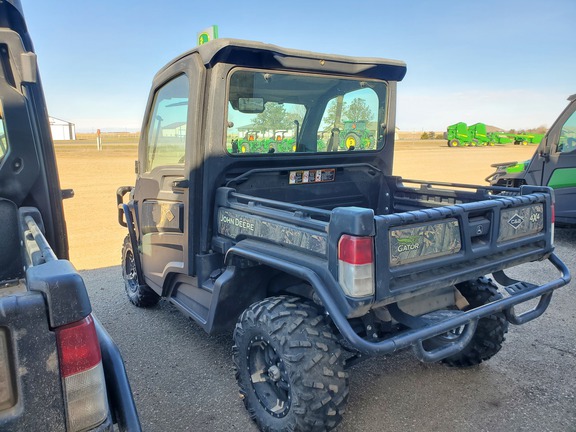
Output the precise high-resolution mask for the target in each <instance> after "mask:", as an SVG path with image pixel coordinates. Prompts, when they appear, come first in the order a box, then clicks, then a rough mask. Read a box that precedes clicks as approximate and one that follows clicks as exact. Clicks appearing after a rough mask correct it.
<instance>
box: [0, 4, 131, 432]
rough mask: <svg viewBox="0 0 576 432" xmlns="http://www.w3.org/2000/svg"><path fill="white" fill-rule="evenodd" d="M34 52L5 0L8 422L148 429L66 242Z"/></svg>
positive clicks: (0, 340)
mask: <svg viewBox="0 0 576 432" xmlns="http://www.w3.org/2000/svg"><path fill="white" fill-rule="evenodd" d="M63 195H66V196H71V195H72V191H62V190H61V189H60V184H59V180H58V173H57V169H56V161H55V156H54V147H53V145H52V139H51V138H50V127H49V123H48V115H47V111H46V103H45V100H44V95H43V92H42V87H41V83H40V77H39V75H38V70H37V64H36V55H35V54H34V49H33V47H32V43H31V40H30V36H29V34H28V31H27V28H26V24H25V21H24V16H23V14H22V7H21V5H20V2H19V1H14V0H9V1H0V430H2V431H67V432H75V431H108V430H114V424H115V423H116V424H117V425H118V430H122V431H124V430H127V431H140V423H139V420H138V415H137V412H136V408H135V405H134V400H133V398H132V393H131V390H130V385H129V383H128V378H127V376H126V371H125V369H124V363H123V361H122V357H121V355H120V352H119V351H118V348H117V347H116V345H115V344H114V342H113V340H112V339H111V338H110V336H109V335H108V333H107V332H106V330H105V329H104V328H103V327H102V326H101V325H100V323H99V322H98V320H97V319H96V317H95V316H94V315H93V314H92V308H91V305H90V300H89V298H88V294H87V291H86V287H85V285H84V281H83V280H82V277H81V276H80V275H79V274H78V272H77V271H76V270H75V269H74V266H73V265H72V264H71V263H70V262H69V261H68V260H67V257H68V242H67V236H66V225H65V220H64V213H63V209H62V196H63Z"/></svg>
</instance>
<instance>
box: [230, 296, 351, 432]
mask: <svg viewBox="0 0 576 432" xmlns="http://www.w3.org/2000/svg"><path fill="white" fill-rule="evenodd" d="M233 359H234V364H235V367H236V379H237V380H238V385H239V386H240V393H241V395H242V397H243V400H244V405H245V406H246V409H247V410H248V412H249V413H250V417H251V418H252V420H254V421H255V422H256V423H257V424H258V426H259V427H260V429H261V430H263V431H292V430H297V431H324V430H330V429H333V428H334V427H336V425H338V423H340V421H341V419H342V414H343V412H344V406H345V405H346V402H347V399H348V374H347V373H346V372H344V365H343V359H342V351H341V350H340V348H339V346H338V344H337V341H336V337H335V336H334V334H333V332H332V329H331V328H330V326H329V325H328V323H327V322H326V320H325V318H324V317H323V316H322V315H321V314H320V313H319V311H318V310H317V308H316V307H315V306H314V305H312V304H310V303H307V302H304V301H302V300H301V299H299V298H297V297H273V298H268V299H265V300H262V301H260V302H257V303H254V304H253V305H252V306H250V307H249V308H248V309H246V310H245V311H244V313H243V314H242V316H241V317H240V319H239V320H238V323H237V324H236V328H235V330H234V347H233Z"/></svg>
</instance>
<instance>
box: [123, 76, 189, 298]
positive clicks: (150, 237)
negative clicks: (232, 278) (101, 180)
mask: <svg viewBox="0 0 576 432" xmlns="http://www.w3.org/2000/svg"><path fill="white" fill-rule="evenodd" d="M189 100H190V78H189V75H187V74H185V73H180V74H179V75H176V76H173V77H171V78H169V79H168V80H167V81H166V82H165V83H164V84H163V85H162V86H160V87H159V88H158V89H157V90H156V92H155V94H154V96H153V99H152V103H151V105H149V108H148V112H147V117H146V118H147V123H146V126H145V128H144V130H143V136H142V137H141V140H140V149H139V167H138V169H139V175H138V179H137V181H136V182H137V184H136V189H135V190H136V192H135V196H134V199H135V201H136V203H137V206H138V211H137V213H138V221H137V223H138V229H139V234H140V245H141V254H142V255H141V257H142V259H141V261H142V267H143V273H144V279H145V281H146V283H147V284H148V285H150V286H152V287H154V286H156V287H158V288H161V287H162V284H163V281H164V279H165V276H166V275H167V274H169V273H172V272H176V273H184V272H187V270H188V269H187V268H186V263H187V259H186V253H187V247H186V246H187V245H186V238H185V233H186V231H187V227H186V226H185V225H186V220H187V217H188V208H187V207H188V191H189V187H188V186H189V184H188V181H189V179H188V175H187V172H186V156H187V152H188V151H189V150H188V147H189V145H188V143H189V137H190V131H189V130H188V128H187V125H188V104H189Z"/></svg>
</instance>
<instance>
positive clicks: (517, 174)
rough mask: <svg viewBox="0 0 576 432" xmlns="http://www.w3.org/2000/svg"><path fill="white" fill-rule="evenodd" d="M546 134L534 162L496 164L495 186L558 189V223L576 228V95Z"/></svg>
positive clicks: (570, 99) (491, 181)
mask: <svg viewBox="0 0 576 432" xmlns="http://www.w3.org/2000/svg"><path fill="white" fill-rule="evenodd" d="M568 101H569V102H570V103H569V104H568V106H567V107H566V109H565V110H564V111H563V112H562V114H560V116H559V117H558V119H557V120H556V121H555V122H554V124H553V125H552V127H551V128H550V130H549V131H548V132H547V133H546V135H545V136H544V138H543V139H542V141H541V142H540V145H539V146H538V148H537V150H536V152H535V153H534V156H533V157H532V159H531V160H528V161H524V162H504V163H496V164H494V165H492V166H493V167H495V168H496V172H494V173H493V174H491V175H490V176H489V177H488V178H487V179H486V180H487V181H489V182H490V183H491V184H492V185H497V186H511V187H518V186H520V185H523V184H529V185H544V186H549V187H551V188H553V189H554V194H555V197H556V207H555V208H556V222H557V223H559V224H566V225H572V226H574V225H576V95H572V96H570V97H569V98H568Z"/></svg>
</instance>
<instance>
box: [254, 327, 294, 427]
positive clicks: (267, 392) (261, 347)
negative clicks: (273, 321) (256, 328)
mask: <svg viewBox="0 0 576 432" xmlns="http://www.w3.org/2000/svg"><path fill="white" fill-rule="evenodd" d="M247 367H248V373H249V374H250V378H251V382H252V390H253V391H254V394H255V396H256V397H257V398H258V401H259V402H260V404H261V405H262V407H263V408H264V409H265V410H266V411H267V412H268V413H270V414H271V415H272V416H274V417H276V418H281V417H284V416H286V415H287V414H288V412H289V411H290V402H291V390H290V382H289V379H288V374H287V372H286V370H285V369H284V363H283V361H282V359H281V357H280V355H279V354H278V353H277V352H276V350H275V349H274V347H273V346H272V345H271V344H270V343H269V342H268V341H267V340H265V339H264V338H263V337H261V336H257V337H254V338H253V339H252V340H251V341H250V344H249V345H248V352H247Z"/></svg>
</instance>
